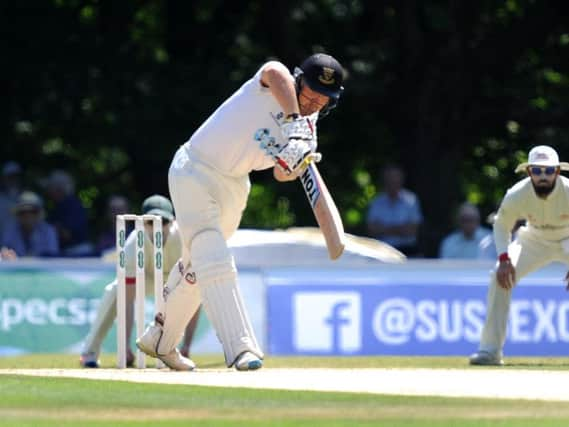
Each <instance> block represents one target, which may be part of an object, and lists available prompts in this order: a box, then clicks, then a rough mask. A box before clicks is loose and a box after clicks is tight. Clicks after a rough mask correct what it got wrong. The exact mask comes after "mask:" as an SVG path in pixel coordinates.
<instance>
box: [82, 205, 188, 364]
mask: <svg viewBox="0 0 569 427" xmlns="http://www.w3.org/2000/svg"><path fill="white" fill-rule="evenodd" d="M142 213H143V214H148V215H159V216H160V217H162V235H163V243H164V248H163V257H164V263H163V265H164V275H167V274H169V273H170V271H171V270H172V269H178V268H179V266H178V265H177V262H178V260H179V257H180V254H181V253H182V241H181V238H180V233H179V229H178V224H177V222H176V219H175V218H174V208H173V206H172V203H171V202H170V200H168V199H167V198H166V197H164V196H161V195H158V194H155V195H153V196H150V197H148V198H147V199H145V200H144V202H143V203H142ZM144 228H145V233H144V235H145V241H144V254H145V258H146V259H145V262H144V265H145V276H146V278H147V279H146V283H145V284H146V294H147V295H153V294H154V268H153V265H154V263H153V261H152V256H153V253H154V252H153V243H154V242H153V241H152V239H153V233H152V223H151V222H148V223H145V224H144ZM125 246H126V247H125V253H126V266H125V268H126V301H127V304H126V307H125V310H126V319H127V321H126V330H127V333H126V336H127V346H126V348H127V366H132V365H133V363H134V354H133V352H132V351H131V350H130V348H129V345H128V342H129V341H130V340H129V337H130V336H131V332H132V325H133V321H134V300H135V294H136V293H135V290H136V286H135V285H136V278H135V270H136V265H135V259H136V255H135V254H136V248H135V246H136V233H134V232H132V233H130V234H129V236H128V238H127V240H126V244H125ZM166 293H167V290H166ZM116 307H117V279H116V278H115V280H113V281H112V282H111V283H110V284H108V285H107V286H106V287H105V291H104V293H103V297H102V298H101V302H100V303H99V308H98V310H97V315H96V317H95V321H94V322H93V324H92V326H91V330H90V331H89V334H88V335H87V337H86V339H85V342H84V345H83V352H82V353H81V358H80V360H79V361H80V363H81V366H83V367H84V368H98V367H99V354H100V352H101V344H102V342H103V340H104V339H105V337H106V336H107V334H108V332H109V330H110V328H111V327H112V325H113V321H114V320H115V317H116V314H117V309H116ZM198 316H199V310H197V311H196V313H195V315H194V316H193V317H192V319H191V320H190V322H189V323H188V325H187V327H186V331H185V332H186V335H185V340H184V345H183V347H182V353H184V354H185V355H186V356H187V354H188V352H189V346H190V344H191V339H192V337H193V335H194V332H195V329H196V326H197V320H198ZM184 326H185V325H184ZM177 354H178V349H172V351H171V354H169V355H166V356H165V357H164V363H165V364H166V365H167V366H169V367H171V368H173V369H177V370H191V369H194V367H195V365H194V363H193V362H192V361H191V360H190V359H188V358H184V359H181V358H179V357H178V356H177ZM180 361H183V362H184V363H183V364H177V363H178V362H180Z"/></svg>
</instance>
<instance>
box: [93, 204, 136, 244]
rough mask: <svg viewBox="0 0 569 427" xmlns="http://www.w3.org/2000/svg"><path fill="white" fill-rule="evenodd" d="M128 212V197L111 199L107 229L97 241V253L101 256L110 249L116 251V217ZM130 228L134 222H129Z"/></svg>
mask: <svg viewBox="0 0 569 427" xmlns="http://www.w3.org/2000/svg"><path fill="white" fill-rule="evenodd" d="M128 210H129V203H128V200H127V199H126V197H124V196H119V195H113V196H111V197H109V200H108V202H107V210H106V213H105V220H104V221H105V223H104V227H105V228H104V229H103V231H102V232H101V233H100V234H99V238H98V239H97V253H99V254H101V253H103V252H105V251H107V250H109V249H114V247H115V244H116V225H117V221H116V216H117V215H122V214H126V213H128ZM128 226H130V227H132V221H129V222H128ZM129 232H130V230H129Z"/></svg>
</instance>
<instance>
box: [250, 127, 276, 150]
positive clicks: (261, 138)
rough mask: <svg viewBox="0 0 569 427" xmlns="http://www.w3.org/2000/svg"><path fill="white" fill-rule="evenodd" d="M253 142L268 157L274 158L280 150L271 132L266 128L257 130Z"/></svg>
mask: <svg viewBox="0 0 569 427" xmlns="http://www.w3.org/2000/svg"><path fill="white" fill-rule="evenodd" d="M254 138H255V141H258V142H259V147H261V149H262V150H264V151H265V152H266V153H267V154H268V155H269V156H274V155H275V153H278V152H279V151H280V150H281V148H282V147H281V145H280V144H279V143H278V142H277V140H276V139H275V137H274V136H272V135H271V131H270V130H269V129H267V128H261V129H258V130H257V131H256V132H255V136H254Z"/></svg>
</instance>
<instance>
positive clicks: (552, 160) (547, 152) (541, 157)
mask: <svg viewBox="0 0 569 427" xmlns="http://www.w3.org/2000/svg"><path fill="white" fill-rule="evenodd" d="M528 166H555V167H558V166H559V168H561V170H564V171H566V170H569V163H567V162H559V156H558V155H557V151H555V150H554V149H553V148H551V147H550V146H548V145H538V146H536V147H533V148H532V149H531V151H530V152H529V155H528V161H527V162H525V163H520V164H519V165H518V166H517V167H516V172H524V171H525V170H526V169H527V167H528Z"/></svg>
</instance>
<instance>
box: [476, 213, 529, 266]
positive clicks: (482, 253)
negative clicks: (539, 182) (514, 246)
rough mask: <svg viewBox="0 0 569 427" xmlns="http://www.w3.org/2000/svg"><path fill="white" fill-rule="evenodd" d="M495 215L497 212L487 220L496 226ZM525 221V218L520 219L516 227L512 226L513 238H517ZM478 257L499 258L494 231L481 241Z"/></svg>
mask: <svg viewBox="0 0 569 427" xmlns="http://www.w3.org/2000/svg"><path fill="white" fill-rule="evenodd" d="M495 216H496V212H492V213H491V214H490V215H488V217H487V218H486V222H487V223H488V224H490V225H491V226H494V217H495ZM525 223H526V220H525V219H518V220H517V221H516V224H515V225H514V228H512V240H514V239H515V238H516V234H517V232H518V229H519V228H520V227H522V226H524V225H525ZM478 258H479V259H491V260H494V261H495V260H497V259H498V253H497V252H496V244H495V242H494V233H490V234H489V235H488V236H486V237H484V238H483V239H482V240H481V241H480V244H479V245H478Z"/></svg>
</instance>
